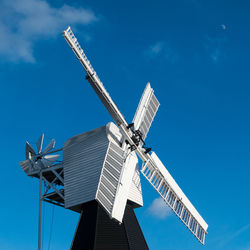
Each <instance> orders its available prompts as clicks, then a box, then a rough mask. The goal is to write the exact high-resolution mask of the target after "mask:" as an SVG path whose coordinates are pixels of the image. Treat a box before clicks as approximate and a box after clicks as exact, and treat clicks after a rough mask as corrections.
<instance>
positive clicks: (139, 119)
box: [133, 83, 160, 140]
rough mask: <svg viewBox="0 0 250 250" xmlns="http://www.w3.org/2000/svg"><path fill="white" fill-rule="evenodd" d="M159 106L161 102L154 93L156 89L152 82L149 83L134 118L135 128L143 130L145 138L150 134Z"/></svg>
mask: <svg viewBox="0 0 250 250" xmlns="http://www.w3.org/2000/svg"><path fill="white" fill-rule="evenodd" d="M159 106H160V103H159V101H158V100H157V98H156V97H155V95H154V90H153V89H152V88H151V86H150V83H147V85H146V88H145V90H144V92H143V94H142V97H141V100H140V102H139V105H138V108H137V110H136V113H135V116H134V119H133V123H134V129H135V130H138V129H139V130H140V131H141V132H142V138H143V140H145V138H146V136H147V134H148V131H149V129H150V126H151V124H152V122H153V120H154V117H155V115H156V112H157V110H158V108H159Z"/></svg>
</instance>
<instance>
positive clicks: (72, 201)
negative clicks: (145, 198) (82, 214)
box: [63, 122, 143, 223]
mask: <svg viewBox="0 0 250 250" xmlns="http://www.w3.org/2000/svg"><path fill="white" fill-rule="evenodd" d="M122 140H123V139H122V135H121V133H120V132H119V128H118V127H117V126H116V125H115V124H114V123H111V122H110V123H108V124H107V125H106V126H103V127H101V128H97V129H95V130H92V131H89V132H87V133H84V134H81V135H77V136H74V137H72V138H70V139H69V140H67V141H66V143H65V144H64V148H63V166H64V189H65V208H69V209H72V210H75V211H81V206H82V204H84V203H86V202H90V201H92V200H96V201H98V202H99V203H100V204H101V205H102V206H103V208H104V209H105V210H106V211H107V213H108V214H109V216H110V217H111V218H114V219H116V220H117V221H119V222H120V223H122V219H123V214H124V210H125V207H126V204H127V199H129V200H130V201H131V202H132V203H133V205H134V207H138V206H142V205H143V202H142V194H141V184H140V180H139V181H138V177H139V171H138V159H137V156H136V154H135V152H132V153H127V152H126V151H125V150H123V148H122V146H121V145H122ZM133 180H134V181H133ZM136 181H137V182H136Z"/></svg>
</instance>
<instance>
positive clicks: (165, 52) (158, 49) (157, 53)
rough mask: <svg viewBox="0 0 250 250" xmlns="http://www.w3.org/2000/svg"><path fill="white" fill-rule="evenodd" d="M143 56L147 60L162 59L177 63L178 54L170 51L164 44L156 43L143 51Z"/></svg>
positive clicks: (172, 50)
mask: <svg viewBox="0 0 250 250" xmlns="http://www.w3.org/2000/svg"><path fill="white" fill-rule="evenodd" d="M145 55H146V57H147V58H148V59H154V58H156V57H162V58H163V59H165V60H167V61H169V62H171V63H175V62H176V61H178V58H179V56H178V53H177V52H176V51H175V50H174V49H172V48H171V47H170V46H169V45H168V44H167V43H166V42H162V41H158V42H156V43H154V44H153V45H150V46H149V47H148V48H147V50H146V51H145Z"/></svg>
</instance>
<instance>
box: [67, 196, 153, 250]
mask: <svg viewBox="0 0 250 250" xmlns="http://www.w3.org/2000/svg"><path fill="white" fill-rule="evenodd" d="M97 249H98V250H127V249H128V250H148V249H149V248H148V246H147V243H146V241H145V238H144V236H143V233H142V231H141V228H140V226H139V223H138V221H137V218H136V216H135V213H134V210H133V207H132V206H131V205H130V204H128V203H127V205H126V210H125V213H124V217H123V223H122V224H119V223H118V222H117V221H115V220H112V219H110V217H109V216H108V215H107V213H106V212H105V211H104V209H103V208H102V207H101V206H100V205H99V204H98V203H97V202H96V201H91V202H88V203H86V204H84V206H83V208H82V213H81V216H80V219H79V222H78V226H77V229H76V232H75V236H74V239H73V242H72V245H71V250H97Z"/></svg>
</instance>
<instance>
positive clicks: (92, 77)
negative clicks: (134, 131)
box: [63, 27, 128, 126]
mask: <svg viewBox="0 0 250 250" xmlns="http://www.w3.org/2000/svg"><path fill="white" fill-rule="evenodd" d="M63 36H64V38H65V39H66V41H67V42H68V44H69V45H70V47H71V48H72V50H73V51H74V53H75V55H76V56H77V58H78V59H79V61H80V63H81V64H82V66H83V67H84V69H85V70H86V72H87V74H88V76H87V79H88V81H89V83H90V85H91V86H92V88H93V89H94V90H95V92H96V93H97V95H98V96H99V98H100V99H101V101H102V103H103V104H104V106H105V107H106V108H107V110H108V112H109V113H110V115H111V116H112V118H113V119H114V121H115V122H116V123H117V124H118V125H120V124H124V125H125V126H127V125H128V124H127V122H126V120H125V119H124V117H123V115H122V114H121V112H120V110H119V109H118V108H117V106H116V104H115V103H114V102H113V100H112V99H111V97H110V95H109V93H108V92H107V90H106V89H105V87H104V86H103V84H102V82H101V80H100V79H99V77H98V75H97V74H96V72H95V70H94V68H93V67H92V65H91V63H90V61H89V60H88V58H87V57H86V55H85V53H84V51H83V50H82V48H81V46H80V44H79V43H78V42H77V39H76V37H75V35H74V33H73V32H72V30H71V29H70V27H68V28H67V29H66V30H65V31H64V32H63Z"/></svg>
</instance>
